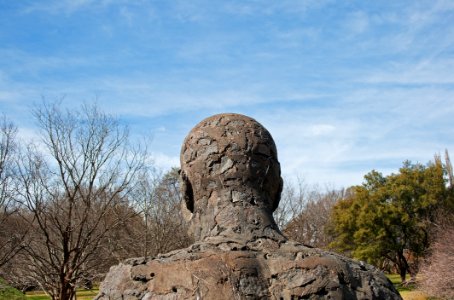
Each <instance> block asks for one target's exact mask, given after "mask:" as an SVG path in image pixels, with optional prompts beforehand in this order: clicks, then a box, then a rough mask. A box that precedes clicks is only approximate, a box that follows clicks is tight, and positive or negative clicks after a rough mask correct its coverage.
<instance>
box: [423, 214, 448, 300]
mask: <svg viewBox="0 0 454 300" xmlns="http://www.w3.org/2000/svg"><path fill="white" fill-rule="evenodd" d="M446 220H447V221H448V219H446ZM453 239H454V222H453V220H452V216H451V219H450V220H449V223H445V224H444V225H443V226H442V227H440V228H439V229H438V232H437V234H436V238H435V240H434V242H433V243H432V245H431V247H430V250H431V255H429V257H428V258H427V259H426V261H425V262H424V263H423V265H422V267H421V270H420V273H419V274H420V278H421V281H420V285H421V288H422V289H423V290H424V291H425V292H426V293H427V294H428V295H431V296H434V297H437V298H443V299H454V286H453V284H452V283H453V282H454V273H453V271H452V270H453V269H454V243H453V242H452V241H453Z"/></svg>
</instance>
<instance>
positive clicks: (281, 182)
mask: <svg viewBox="0 0 454 300" xmlns="http://www.w3.org/2000/svg"><path fill="white" fill-rule="evenodd" d="M283 188H284V180H282V177H281V176H279V187H278V189H277V192H276V194H275V195H274V199H272V201H273V204H272V207H271V211H272V212H274V211H275V210H276V208H277V207H278V206H279V202H280V201H281V194H282V189H283Z"/></svg>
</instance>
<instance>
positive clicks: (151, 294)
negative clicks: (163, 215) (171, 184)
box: [98, 240, 400, 300]
mask: <svg viewBox="0 0 454 300" xmlns="http://www.w3.org/2000/svg"><path fill="white" fill-rule="evenodd" d="M226 245H227V244H223V245H220V244H218V245H213V244H195V245H192V246H191V247H189V248H186V249H182V250H177V251H173V252H170V253H168V254H165V255H161V256H159V257H156V258H154V259H148V260H147V259H130V260H128V261H125V262H124V263H123V264H120V265H118V266H114V267H112V268H111V270H110V272H109V274H108V275H107V276H106V279H105V280H104V282H103V284H102V285H101V287H100V294H99V296H98V299H219V300H220V299H400V296H399V295H398V293H397V292H396V291H395V289H394V288H393V286H392V284H391V283H390V282H389V281H388V280H387V279H386V277H385V276H384V275H383V274H382V273H381V272H379V271H378V270H376V269H375V268H373V267H371V266H369V265H366V264H361V263H358V262H354V261H351V260H349V259H347V258H344V257H342V256H339V255H336V254H333V253H329V252H324V251H321V250H318V249H313V248H309V247H305V246H303V245H301V244H298V243H294V242H289V241H287V242H284V243H276V242H272V241H271V242H270V241H268V240H259V241H257V243H253V244H250V245H247V246H244V247H237V246H231V247H229V246H226Z"/></svg>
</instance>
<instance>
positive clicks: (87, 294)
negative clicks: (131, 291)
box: [0, 275, 435, 300]
mask: <svg viewBox="0 0 454 300" xmlns="http://www.w3.org/2000/svg"><path fill="white" fill-rule="evenodd" d="M388 278H389V279H390V280H391V281H392V283H393V284H394V286H395V287H396V288H397V290H398V291H399V293H400V294H401V295H402V298H403V299H404V300H435V299H434V298H428V297H427V296H426V295H425V294H424V293H423V292H422V291H420V290H418V289H417V288H416V287H415V286H413V285H410V286H403V285H402V284H401V280H400V277H399V275H388ZM0 283H3V282H0ZM3 284H4V283H3ZM97 294H98V290H97V289H92V290H85V289H79V290H78V291H77V300H89V299H93V298H94V297H95V296H96V295H97ZM49 299H50V297H49V296H47V295H46V294H45V293H43V292H42V291H34V292H28V293H27V294H26V295H25V296H24V295H23V294H22V293H21V292H19V291H17V290H14V289H12V288H2V289H0V300H49Z"/></svg>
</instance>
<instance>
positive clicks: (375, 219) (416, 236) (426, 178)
mask: <svg viewBox="0 0 454 300" xmlns="http://www.w3.org/2000/svg"><path fill="white" fill-rule="evenodd" d="M444 172H445V168H444V166H443V164H442V162H441V159H440V158H439V157H436V158H435V161H434V162H431V163H429V164H427V165H422V164H412V163H410V162H408V161H407V162H405V163H404V164H403V166H402V168H401V169H400V170H399V172H398V173H397V174H391V175H389V176H383V175H382V174H381V173H379V172H376V171H372V172H370V173H369V174H367V175H366V176H365V182H364V184H363V185H361V186H355V187H352V189H351V193H349V196H348V197H346V198H345V199H343V200H341V201H339V203H338V204H336V206H335V207H334V209H333V214H332V222H333V223H332V224H333V227H332V233H333V234H334V236H335V240H334V242H332V243H331V246H332V247H334V248H336V249H338V250H341V251H344V252H348V253H350V254H351V255H352V256H353V257H355V258H357V259H361V260H365V261H368V262H370V263H373V264H375V265H381V264H383V263H385V262H391V263H392V264H393V265H394V266H395V267H396V268H397V270H398V272H399V274H400V275H401V277H402V279H403V280H405V275H406V273H407V272H409V273H410V274H411V275H415V273H416V271H417V267H418V260H419V258H421V257H423V256H424V255H425V254H426V251H427V249H428V247H429V245H430V233H431V230H432V227H433V226H434V224H435V223H434V222H435V221H436V217H437V214H438V213H439V212H440V211H441V210H444V211H446V210H452V207H453V203H452V201H453V200H452V197H451V195H450V194H451V193H450V189H449V188H448V186H447V184H446V180H445V177H444ZM410 262H411V263H410Z"/></svg>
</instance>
